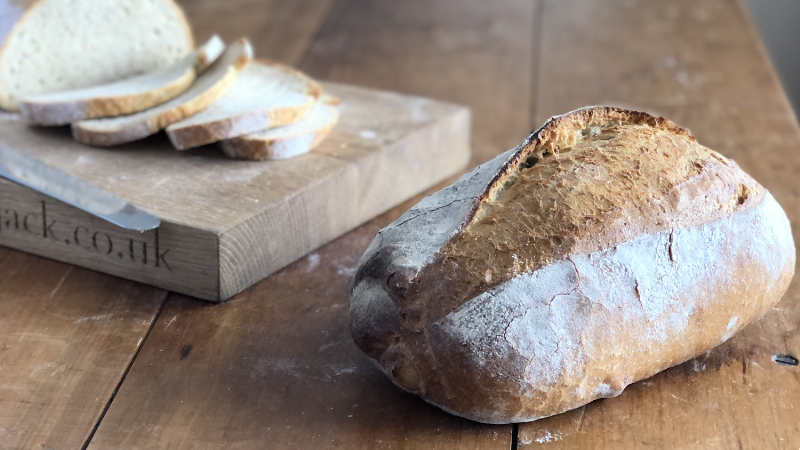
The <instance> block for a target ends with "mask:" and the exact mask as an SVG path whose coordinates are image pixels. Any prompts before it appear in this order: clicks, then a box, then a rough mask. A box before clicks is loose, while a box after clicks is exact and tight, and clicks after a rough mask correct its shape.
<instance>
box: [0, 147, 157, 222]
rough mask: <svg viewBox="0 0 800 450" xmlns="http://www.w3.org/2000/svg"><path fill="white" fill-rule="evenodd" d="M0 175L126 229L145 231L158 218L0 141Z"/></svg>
mask: <svg viewBox="0 0 800 450" xmlns="http://www.w3.org/2000/svg"><path fill="white" fill-rule="evenodd" d="M0 176H1V177H3V178H7V179H9V180H11V181H14V182H16V183H19V184H21V185H23V186H27V187H29V188H31V189H33V190H35V191H38V192H41V193H42V194H45V195H48V196H50V197H53V198H55V199H58V200H61V201H62V202H64V203H67V204H69V205H72V206H74V207H76V208H78V209H82V210H83V211H86V212H88V213H89V214H92V215H94V216H97V217H99V218H101V219H103V220H106V221H108V222H111V223H113V224H114V225H117V226H120V227H122V228H125V229H127V230H136V231H147V230H152V229H154V228H157V227H158V226H159V225H160V224H161V221H160V220H159V219H158V218H156V217H155V216H153V215H151V214H149V213H147V212H145V211H143V210H141V209H139V208H137V207H136V206H135V205H133V204H131V203H128V202H127V201H126V200H124V199H122V198H119V197H117V196H116V195H114V194H112V193H110V192H108V191H106V190H103V189H100V188H99V187H97V186H95V185H93V184H91V183H88V182H86V181H84V180H81V179H80V178H77V177H74V176H72V175H70V174H68V173H66V172H63V171H61V170H59V169H56V168H55V167H51V166H48V165H47V164H45V163H43V162H41V161H39V160H38V159H35V158H33V157H31V156H28V155H26V154H24V153H22V152H20V151H18V150H15V149H13V148H11V147H9V146H8V145H6V144H3V143H0Z"/></svg>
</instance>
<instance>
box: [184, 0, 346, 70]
mask: <svg viewBox="0 0 800 450" xmlns="http://www.w3.org/2000/svg"><path fill="white" fill-rule="evenodd" d="M334 3H335V1H334V0H225V1H224V2H221V1H218V0H178V4H180V5H181V7H182V8H183V10H184V12H185V13H186V18H187V19H188V21H189V23H190V24H191V25H192V29H193V31H194V35H195V41H196V42H198V43H201V42H205V41H206V40H207V39H208V38H210V37H211V36H212V35H214V34H217V35H219V36H220V37H221V38H222V39H223V40H224V41H225V42H233V41H234V40H236V39H238V38H240V37H246V38H248V39H249V40H250V42H251V43H252V44H253V50H254V51H255V54H256V56H257V57H258V58H267V59H271V60H273V61H278V62H281V63H284V64H289V65H297V64H299V62H300V60H301V59H302V57H303V55H305V53H306V51H307V49H308V46H309V45H310V44H311V41H312V40H313V38H314V36H315V35H316V33H317V31H318V30H319V28H320V27H321V26H322V23H323V22H324V20H325V18H326V17H328V14H329V13H330V9H331V7H332V6H333V4H334Z"/></svg>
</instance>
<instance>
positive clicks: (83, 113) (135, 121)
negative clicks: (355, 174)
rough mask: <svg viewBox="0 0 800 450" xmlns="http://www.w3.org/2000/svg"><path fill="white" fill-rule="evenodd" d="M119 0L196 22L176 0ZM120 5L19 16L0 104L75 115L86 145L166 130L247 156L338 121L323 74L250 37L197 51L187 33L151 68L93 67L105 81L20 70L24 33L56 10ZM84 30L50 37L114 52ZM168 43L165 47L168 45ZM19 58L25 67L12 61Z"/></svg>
mask: <svg viewBox="0 0 800 450" xmlns="http://www.w3.org/2000/svg"><path fill="white" fill-rule="evenodd" d="M121 1H122V3H124V5H123V6H127V7H130V8H137V7H138V8H142V7H150V8H151V9H152V8H155V7H160V8H161V10H160V12H159V14H161V15H162V16H161V18H160V19H159V20H161V21H162V22H163V21H165V20H166V21H167V22H169V21H170V19H169V17H168V14H166V13H165V11H167V12H171V13H174V14H173V15H174V16H175V17H174V18H173V19H172V22H175V23H170V24H169V26H167V25H164V24H163V23H160V22H159V24H160V25H159V26H161V27H162V28H164V29H185V30H188V25H186V23H185V19H184V17H183V14H182V12H181V11H180V9H179V8H178V7H177V6H175V5H174V3H172V0H121ZM68 3H69V4H71V5H73V7H72V8H71V9H67V8H66V6H65V5H67V4H68ZM128 3H130V4H128ZM115 7H116V6H115V3H114V2H105V1H101V2H99V3H97V4H95V3H94V2H90V1H89V0H72V1H71V2H66V0H40V1H39V2H38V3H37V7H36V8H32V10H31V11H29V12H28V13H26V14H25V15H23V16H22V17H21V19H20V20H19V21H18V23H17V24H16V25H15V27H14V28H13V30H12V31H11V33H10V34H9V36H8V37H7V38H6V40H5V42H4V43H3V48H2V49H1V50H0V105H1V106H3V107H4V108H5V109H9V110H19V111H20V113H21V115H22V117H23V118H24V119H25V120H26V121H27V122H28V123H30V124H31V125H39V126H52V125H66V124H70V125H71V129H72V135H73V137H74V138H75V140H77V141H79V142H82V143H84V144H88V145H94V146H103V147H107V146H113V145H118V144H123V143H127V142H132V141H136V140H139V139H143V138H145V137H147V136H150V135H152V134H155V133H158V132H159V131H161V130H166V134H167V136H168V137H169V139H170V141H171V142H172V144H173V145H174V147H175V148H176V149H178V150H185V149H190V148H194V147H198V146H202V145H206V144H211V143H218V144H219V146H220V147H221V149H222V150H223V152H224V153H225V154H226V155H228V156H230V157H232V158H238V159H249V160H276V159H286V158H291V157H294V156H297V155H301V154H303V153H306V152H308V151H310V150H311V149H313V148H314V147H316V146H317V145H318V144H319V143H320V142H321V141H322V139H324V138H325V136H327V134H328V133H329V132H330V130H331V129H332V128H333V127H334V126H335V124H336V122H337V121H338V119H339V113H338V110H337V108H336V104H337V103H338V101H337V100H336V99H334V98H332V97H330V96H328V95H324V94H323V92H322V88H321V86H320V84H319V83H317V82H316V81H314V80H312V79H311V78H309V77H308V76H306V75H304V74H303V73H301V72H298V71H296V70H294V69H291V68H289V67H286V66H283V65H281V64H278V63H274V62H270V61H266V60H254V59H253V51H252V48H251V46H250V44H249V42H248V41H247V40H246V39H239V40H238V41H236V42H234V43H232V44H230V45H228V46H227V47H226V46H225V44H224V43H223V42H222V40H221V39H220V38H219V37H216V36H214V37H212V38H211V39H210V40H209V41H208V42H206V43H205V44H204V45H202V46H201V47H199V48H197V49H196V50H194V51H190V49H191V46H192V45H193V44H192V43H191V42H189V45H188V47H189V48H188V49H186V50H185V52H184V53H183V56H180V57H179V58H175V57H174V55H150V59H151V60H160V59H168V60H169V61H170V63H169V64H161V65H160V66H158V67H157V68H153V69H152V70H141V69H133V68H130V67H128V68H123V69H120V68H119V67H112V68H105V67H100V68H98V69H97V71H99V72H104V73H105V72H108V73H122V74H123V75H124V76H119V75H108V76H105V77H100V76H90V77H89V78H90V79H92V80H103V81H105V82H94V83H89V84H86V83H77V82H71V83H60V84H59V83H55V84H53V85H52V86H49V85H48V86H44V87H43V86H28V85H25V83H24V81H21V80H20V78H19V77H20V75H19V74H18V72H19V69H18V68H19V67H23V66H25V63H24V62H20V61H19V59H20V58H23V57H24V55H25V54H26V51H27V52H31V51H33V50H34V49H32V48H27V49H26V47H25V46H26V45H27V46H28V47H30V45H31V44H30V43H29V42H28V41H26V40H25V36H26V35H27V34H29V33H32V32H34V29H35V28H36V27H39V26H43V25H45V24H48V23H50V22H52V21H54V20H55V19H53V18H54V17H56V18H59V19H60V20H56V22H57V23H62V22H64V21H69V20H70V19H71V20H74V21H76V22H77V23H81V22H85V21H86V19H85V18H86V17H94V16H97V15H98V14H100V15H101V16H102V14H103V13H104V10H115ZM98 9H99V10H100V11H99V12H98V11H97V10H98ZM105 12H106V13H108V14H109V17H115V16H114V14H112V13H110V12H109V11H105ZM138 20H140V21H144V19H138ZM48 21H50V22H48ZM150 21H151V22H154V20H152V19H151V20H150ZM0 25H2V24H0ZM142 26H154V25H153V24H152V23H144V24H142V23H139V24H131V23H125V21H124V20H119V21H117V22H116V23H111V24H106V27H107V28H109V30H110V29H112V28H113V27H117V28H125V29H127V28H136V27H142ZM77 28H81V27H77ZM123 33H124V31H123ZM76 34H77V36H72V35H69V34H67V37H66V38H65V39H62V41H63V42H61V43H59V42H58V41H57V40H54V39H53V40H51V42H48V44H47V45H49V46H50V47H58V46H62V47H63V46H66V47H70V46H76V45H77V46H81V45H85V44H87V42H90V43H91V44H92V45H93V46H94V47H102V48H101V50H100V53H109V50H108V49H106V47H108V46H109V45H112V43H107V42H106V41H105V40H97V39H98V36H96V35H92V34H87V33H82V34H81V33H80V32H78V33H76ZM189 36H190V33H189ZM171 39H176V38H174V37H173V38H171ZM182 39H184V40H185V37H182ZM189 39H190V38H189ZM178 40H180V39H178ZM168 44H169V45H167V46H166V47H167V48H169V49H170V51H172V50H174V48H175V46H178V47H180V45H179V44H180V42H178V43H177V44H176V43H174V42H170V43H168ZM185 47H186V46H185ZM48 51H49V52H51V53H54V54H57V53H59V52H63V51H65V50H63V49H59V48H56V49H52V48H51V49H49V50H48ZM147 51H148V52H158V51H159V50H158V49H148V50H147ZM161 51H164V52H167V50H166V49H163V50H161ZM112 59H113V58H112ZM117 59H118V58H117ZM113 61H116V59H113ZM95 64H96V65H100V66H102V65H103V62H102V61H100V62H97V61H95ZM109 64H110V63H109ZM114 64H117V65H119V63H117V62H114ZM15 67H17V69H16V70H12V69H14V68H15ZM9 68H11V69H9ZM26 70H29V71H31V70H34V69H31V68H27V69H26ZM38 70H40V71H43V72H45V73H48V74H49V75H48V76H49V77H55V78H57V79H61V78H64V77H66V78H70V79H73V78H75V77H73V76H72V74H65V73H66V72H68V71H69V68H68V67H65V66H64V65H63V64H56V63H52V62H50V63H49V64H48V61H47V60H42V61H41V62H40V63H39V68H38ZM115 71H116V72H115ZM3 99H6V101H3Z"/></svg>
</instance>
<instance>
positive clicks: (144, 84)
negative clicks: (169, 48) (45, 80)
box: [20, 36, 225, 126]
mask: <svg viewBox="0 0 800 450" xmlns="http://www.w3.org/2000/svg"><path fill="white" fill-rule="evenodd" d="M224 49H225V43H223V42H222V39H220V38H219V37H218V36H213V37H212V38H211V39H210V40H209V41H208V42H206V43H205V44H204V45H203V46H201V47H200V48H198V49H196V50H195V51H193V52H192V53H190V54H189V55H187V56H185V57H184V58H182V59H181V60H180V61H178V62H176V63H175V64H173V65H171V66H169V67H167V68H165V69H162V70H158V71H155V72H151V73H147V74H144V75H140V76H138V77H132V78H126V79H124V80H121V81H117V82H114V83H108V84H101V85H98V86H91V87H87V88H81V89H73V90H68V91H59V92H52V93H49V94H39V95H33V96H30V97H25V98H23V99H22V100H21V101H20V112H21V113H22V117H24V118H25V120H26V121H27V122H28V123H30V124H33V125H46V126H48V125H49V126H52V125H65V124H68V123H72V122H75V121H77V120H86V119H94V118H97V117H115V116H121V115H125V114H133V113H135V112H139V111H142V110H144V109H148V108H152V107H153V106H156V105H160V104H162V103H164V102H166V101H167V100H170V99H172V98H174V97H175V96H177V95H179V94H181V93H182V92H184V91H186V90H187V89H188V88H189V86H191V85H192V83H193V82H194V80H195V79H196V77H197V75H198V74H200V73H202V72H203V71H204V70H206V68H207V67H208V66H209V65H211V63H213V62H214V61H215V60H216V59H217V58H218V57H219V55H220V53H222V51H223V50H224Z"/></svg>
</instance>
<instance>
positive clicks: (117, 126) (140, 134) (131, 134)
mask: <svg viewBox="0 0 800 450" xmlns="http://www.w3.org/2000/svg"><path fill="white" fill-rule="evenodd" d="M252 58H253V50H252V48H251V47H250V43H249V42H248V41H247V40H246V39H239V40H238V41H236V42H234V43H233V44H231V45H230V46H229V47H228V48H227V49H225V51H224V52H223V53H222V56H220V57H219V58H218V59H217V60H216V61H215V62H214V64H212V65H211V67H209V68H208V69H207V70H206V71H205V72H203V74H202V75H200V76H199V77H197V80H195V82H194V84H193V85H192V86H191V87H190V88H189V89H188V90H187V91H186V92H184V93H183V94H181V95H179V96H177V97H175V98H173V99H172V100H170V101H168V102H166V103H163V104H161V105H158V106H156V107H155V108H151V109H147V110H144V111H141V112H138V113H136V114H131V115H128V116H119V117H111V118H105V119H92V120H81V121H78V122H75V123H73V124H72V137H73V138H75V140H76V141H78V142H83V143H84V144H90V145H97V146H109V145H116V144H122V143H125V142H131V141H135V140H138V139H142V138H145V137H147V136H150V135H151V134H154V133H157V132H158V131H159V130H162V129H164V128H165V127H166V126H168V125H169V124H171V123H174V122H177V121H180V120H183V119H185V118H186V117H189V116H191V115H192V114H195V113H197V112H198V111H202V110H203V109H205V108H207V107H208V106H209V105H211V104H212V103H214V102H215V101H216V100H217V99H219V98H220V97H221V96H222V95H223V94H224V93H225V91H227V90H228V89H229V88H230V87H231V86H232V85H233V84H234V80H235V79H236V77H237V74H238V73H239V71H240V70H242V68H244V67H245V66H247V64H248V63H249V62H250V61H251V60H252Z"/></svg>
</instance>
